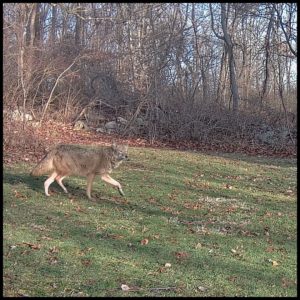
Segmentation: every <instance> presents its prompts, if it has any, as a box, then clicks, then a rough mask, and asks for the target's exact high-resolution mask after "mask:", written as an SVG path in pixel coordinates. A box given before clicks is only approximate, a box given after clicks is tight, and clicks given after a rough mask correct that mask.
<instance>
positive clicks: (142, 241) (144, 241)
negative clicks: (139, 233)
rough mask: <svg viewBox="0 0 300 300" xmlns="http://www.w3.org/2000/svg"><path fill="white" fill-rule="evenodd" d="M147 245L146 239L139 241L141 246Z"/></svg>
mask: <svg viewBox="0 0 300 300" xmlns="http://www.w3.org/2000/svg"><path fill="white" fill-rule="evenodd" d="M148 243H149V240H148V239H143V240H141V245H147V244H148Z"/></svg>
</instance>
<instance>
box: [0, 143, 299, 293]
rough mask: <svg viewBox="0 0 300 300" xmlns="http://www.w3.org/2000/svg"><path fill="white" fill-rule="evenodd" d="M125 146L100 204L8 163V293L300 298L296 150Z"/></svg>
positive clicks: (101, 190) (75, 183)
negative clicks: (278, 153) (290, 155)
mask: <svg viewBox="0 0 300 300" xmlns="http://www.w3.org/2000/svg"><path fill="white" fill-rule="evenodd" d="M129 155H130V159H131V160H130V161H128V162H125V163H124V164H123V165H121V166H120V168H119V169H117V170H116V171H115V172H114V173H113V174H112V177H113V178H115V179H117V180H118V181H120V182H121V183H122V185H123V189H124V192H125V194H126V197H125V198H122V197H121V196H119V195H118V192H117V191H116V190H114V189H112V188H111V187H109V186H107V185H105V184H104V183H103V182H100V180H96V181H95V182H94V185H93V191H92V195H93V196H94V197H95V198H96V199H97V200H96V201H95V202H92V201H90V200H88V199H87V197H86V195H85V188H86V181H85V179H84V178H80V177H71V178H69V179H65V185H66V187H67V188H68V190H69V192H70V194H69V195H65V194H64V193H63V191H62V190H61V188H60V187H59V186H58V185H57V184H56V183H55V184H53V185H52V186H51V187H50V191H51V197H49V198H47V197H46V196H45V195H44V191H43V182H44V180H45V178H44V177H39V178H32V177H30V175H29V172H30V170H31V168H32V167H33V164H32V163H17V164H10V165H9V166H8V165H5V166H4V174H3V176H4V177H3V180H4V184H3V189H4V212H3V215H4V225H3V230H4V245H3V247H4V248H3V255H4V258H3V262H4V271H3V276H4V277H3V278H4V295H5V296H22V295H23V296H24V295H25V296H26V295H27V296H296V294H297V282H296V280H297V279H296V253H297V248H296V217H297V215H296V192H297V191H296V159H284V158H262V157H250V156H246V155H242V154H240V155H237V154H226V155H225V154H224V155H220V154H219V155H213V154H211V155H206V154H203V153H200V152H187V151H175V150H160V149H150V148H147V149H146V148H133V147H131V148H130V153H129Z"/></svg>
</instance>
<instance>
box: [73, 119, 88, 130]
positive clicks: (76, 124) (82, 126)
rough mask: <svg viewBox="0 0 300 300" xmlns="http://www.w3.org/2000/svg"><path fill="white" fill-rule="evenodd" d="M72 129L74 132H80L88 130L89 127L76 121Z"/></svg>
mask: <svg viewBox="0 0 300 300" xmlns="http://www.w3.org/2000/svg"><path fill="white" fill-rule="evenodd" d="M73 129H74V130H82V129H84V130H88V129H89V127H88V126H87V125H86V124H85V122H83V121H77V122H75V124H74V127H73Z"/></svg>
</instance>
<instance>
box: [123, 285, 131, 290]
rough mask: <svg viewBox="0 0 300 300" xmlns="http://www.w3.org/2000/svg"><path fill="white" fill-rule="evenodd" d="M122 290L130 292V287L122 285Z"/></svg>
mask: <svg viewBox="0 0 300 300" xmlns="http://www.w3.org/2000/svg"><path fill="white" fill-rule="evenodd" d="M121 289H122V291H129V290H130V287H129V286H128V285H126V284H122V285H121Z"/></svg>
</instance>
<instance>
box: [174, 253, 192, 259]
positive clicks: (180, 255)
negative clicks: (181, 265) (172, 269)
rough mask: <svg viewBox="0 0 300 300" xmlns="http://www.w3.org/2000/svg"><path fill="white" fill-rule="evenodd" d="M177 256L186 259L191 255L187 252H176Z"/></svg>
mask: <svg viewBox="0 0 300 300" xmlns="http://www.w3.org/2000/svg"><path fill="white" fill-rule="evenodd" d="M175 256H176V258H177V259H185V258H187V257H188V256H189V255H188V253H187V252H175Z"/></svg>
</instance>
